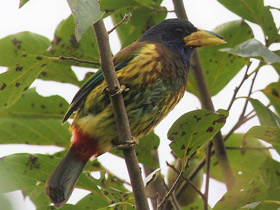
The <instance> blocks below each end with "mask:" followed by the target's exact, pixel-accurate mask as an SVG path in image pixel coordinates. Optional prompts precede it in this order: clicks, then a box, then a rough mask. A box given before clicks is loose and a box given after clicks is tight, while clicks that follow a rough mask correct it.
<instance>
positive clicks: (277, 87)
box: [262, 81, 280, 114]
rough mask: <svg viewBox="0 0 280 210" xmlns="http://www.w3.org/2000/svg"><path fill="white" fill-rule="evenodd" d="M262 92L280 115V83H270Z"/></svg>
mask: <svg viewBox="0 0 280 210" xmlns="http://www.w3.org/2000/svg"><path fill="white" fill-rule="evenodd" d="M262 92H263V93H264V94H265V95H266V96H267V97H268V98H269V101H270V103H271V104H272V105H273V106H274V108H275V109H276V111H277V112H278V114H280V81H278V82H274V83H270V84H269V85H268V86H266V87H265V89H263V90H262Z"/></svg>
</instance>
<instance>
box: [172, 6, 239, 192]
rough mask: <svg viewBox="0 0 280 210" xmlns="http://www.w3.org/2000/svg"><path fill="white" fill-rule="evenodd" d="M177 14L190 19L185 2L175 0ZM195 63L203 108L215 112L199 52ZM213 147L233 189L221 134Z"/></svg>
mask: <svg viewBox="0 0 280 210" xmlns="http://www.w3.org/2000/svg"><path fill="white" fill-rule="evenodd" d="M173 4H174V8H175V13H176V15H177V17H179V18H184V19H188V18H187V15H186V11H185V8H184V3H183V0H173ZM193 61H194V71H193V73H194V77H195V80H196V83H197V88H198V92H199V95H200V101H201V104H202V107H204V108H206V109H208V110H211V111H215V109H214V105H213V103H212V100H211V96H210V93H209V90H208V87H207V83H206V80H205V77H204V73H203V71H202V67H201V64H200V59H199V55H198V53H197V51H196V52H195V53H194V55H193ZM213 145H214V149H215V152H216V156H217V160H218V163H219V166H220V167H221V170H222V174H223V178H224V180H225V184H226V186H227V189H231V188H232V187H233V185H234V183H235V177H234V174H233V172H232V169H231V166H230V164H229V160H228V156H227V153H226V148H225V145H224V139H223V136H222V134H221V132H219V133H218V134H217V135H216V136H215V137H214V139H213Z"/></svg>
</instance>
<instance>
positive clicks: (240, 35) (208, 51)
mask: <svg viewBox="0 0 280 210" xmlns="http://www.w3.org/2000/svg"><path fill="white" fill-rule="evenodd" d="M214 32H215V33H218V34H220V35H222V36H223V37H225V38H226V40H227V44H225V45H220V46H213V47H203V48H199V49H198V53H199V56H200V61H201V66H202V70H203V72H204V75H205V78H206V82H207V86H208V89H209V91H210V94H211V95H212V96H213V95H216V94H217V93H218V92H219V91H221V90H222V89H223V88H224V87H225V86H226V85H227V84H228V83H229V81H230V80H231V79H232V78H233V77H234V76H235V75H236V74H237V73H238V72H239V71H240V70H241V69H242V67H243V66H244V65H246V64H247V61H248V59H247V58H241V57H238V56H234V55H231V54H228V53H225V52H220V51H219V49H221V48H224V47H234V46H236V45H238V44H240V43H242V42H244V41H246V40H248V39H250V38H252V37H253V32H252V30H251V28H250V27H249V25H248V24H247V23H246V22H244V21H232V22H228V23H225V24H222V25H219V26H218V27H217V28H216V29H215V30H214ZM192 72H193V71H190V77H189V81H188V85H187V91H189V92H191V93H193V94H195V95H198V91H197V90H198V88H197V86H196V82H195V79H194V76H193V73H192Z"/></svg>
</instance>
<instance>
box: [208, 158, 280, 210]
mask: <svg viewBox="0 0 280 210" xmlns="http://www.w3.org/2000/svg"><path fill="white" fill-rule="evenodd" d="M279 169H280V163H279V162H277V161H274V160H272V159H271V158H268V159H267V160H266V161H265V162H264V163H263V164H262V166H261V167H260V168H259V169H258V170H257V171H255V173H256V176H254V177H252V179H251V180H250V181H248V182H237V183H236V185H235V186H234V187H233V188H232V189H231V190H230V191H228V192H227V193H226V194H225V195H224V196H223V197H222V198H221V200H220V201H219V202H218V203H217V204H216V205H215V206H214V208H213V210H222V209H227V210H236V209H239V208H241V207H243V206H244V205H246V204H250V203H252V202H257V201H264V200H279V193H280V185H279V184H280V179H279V174H278V173H279V172H278V171H279ZM260 172H261V173H262V174H261V176H259V177H257V176H258V174H259V173H260Z"/></svg>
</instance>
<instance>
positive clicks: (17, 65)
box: [0, 0, 280, 210]
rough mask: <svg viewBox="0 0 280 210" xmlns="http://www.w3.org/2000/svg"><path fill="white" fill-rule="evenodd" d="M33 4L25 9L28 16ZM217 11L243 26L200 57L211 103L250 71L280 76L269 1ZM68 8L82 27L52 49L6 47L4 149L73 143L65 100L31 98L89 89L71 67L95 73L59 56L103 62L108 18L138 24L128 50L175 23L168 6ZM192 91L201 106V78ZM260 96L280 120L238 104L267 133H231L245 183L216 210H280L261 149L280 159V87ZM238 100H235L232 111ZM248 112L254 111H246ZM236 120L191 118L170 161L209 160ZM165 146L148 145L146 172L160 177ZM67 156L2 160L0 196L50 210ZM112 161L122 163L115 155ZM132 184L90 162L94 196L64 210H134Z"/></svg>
mask: <svg viewBox="0 0 280 210" xmlns="http://www.w3.org/2000/svg"><path fill="white" fill-rule="evenodd" d="M27 2H28V0H20V7H22V6H24V4H25V3H27ZM218 2H220V3H221V4H222V5H224V6H225V7H226V8H227V9H228V10H230V11H231V12H233V13H235V14H236V15H238V16H240V20H236V21H232V22H227V23H224V24H222V25H220V26H217V28H216V29H215V30H214V31H215V32H217V33H219V34H221V35H222V36H224V37H225V38H226V39H227V40H228V44H227V45H224V46H215V47H209V48H204V49H199V55H200V59H201V66H202V68H203V72H204V74H205V78H206V82H207V85H208V89H209V92H210V94H211V96H214V95H216V94H218V93H219V92H220V91H221V90H222V89H223V88H224V87H225V86H226V85H227V84H228V83H229V82H230V81H231V80H232V79H233V77H234V76H236V75H237V74H238V72H240V71H241V69H242V68H243V67H247V69H249V70H250V73H246V75H245V76H244V80H248V78H251V76H252V75H255V76H257V73H258V71H260V70H262V69H261V68H262V67H263V66H264V65H271V67H272V68H274V69H275V70H276V72H277V73H278V74H280V51H279V50H278V51H272V50H270V49H271V48H270V47H271V45H272V44H274V43H277V42H279V41H280V35H279V32H277V28H276V26H275V23H274V21H275V20H274V19H273V16H272V13H271V10H270V8H269V7H268V6H265V5H264V2H263V0H246V1H244V0H242V1H241V0H236V1H227V0H218ZM31 3H32V1H31V2H30V3H28V4H31ZM68 3H69V5H70V7H71V10H72V12H73V16H74V17H73V16H72V15H71V16H69V17H68V18H67V19H66V20H63V21H61V23H60V24H59V25H58V26H57V28H56V31H55V36H54V39H53V40H52V41H50V40H48V39H47V38H45V37H43V36H41V35H38V34H34V33H31V32H21V33H17V34H12V35H9V36H7V37H4V38H2V39H1V40H0V66H5V67H7V71H6V72H4V73H2V74H0V125H1V126H0V143H1V144H28V145H40V146H44V145H52V146H59V147H61V148H64V149H67V148H68V145H69V142H70V138H71V135H70V133H69V131H68V127H69V123H68V122H67V123H66V124H64V125H61V119H62V117H63V115H64V113H65V111H66V110H67V107H68V103H67V102H66V101H65V99H64V98H62V97H60V96H57V95H55V96H50V97H43V96H41V95H39V94H38V93H37V92H36V90H35V89H34V88H29V87H30V85H31V84H32V83H33V82H34V81H35V80H37V79H41V80H48V81H55V82H59V83H68V84H72V85H75V86H81V85H82V84H83V81H79V80H78V79H77V76H76V74H75V73H74V71H73V70H72V69H71V67H72V66H74V65H75V66H82V67H92V68H96V67H97V65H93V64H88V63H83V62H77V61H74V60H67V59H66V60H65V59H61V58H60V56H66V57H76V58H79V59H82V60H90V61H96V62H98V61H99V57H98V49H97V43H96V40H95V35H94V32H93V30H92V27H91V26H92V24H93V23H95V22H96V21H97V20H98V19H99V18H101V16H102V15H103V17H107V16H110V17H111V18H112V21H113V23H115V24H116V23H118V22H119V21H120V20H122V18H123V16H124V15H125V14H126V13H132V17H131V19H130V22H129V23H128V24H122V25H121V26H120V27H118V28H117V29H116V31H117V34H118V36H119V40H120V42H121V45H122V47H125V46H127V45H129V44H131V43H132V42H134V41H135V40H137V38H138V37H139V36H141V34H142V33H143V32H144V31H146V30H147V29H148V28H150V27H151V26H153V25H154V24H156V23H158V22H160V21H162V20H163V19H164V18H165V17H166V15H167V8H165V7H163V6H161V3H162V0H144V1H143V0H118V1H116V0H101V1H99V3H98V2H97V1H95V0H90V1H82V0H79V1H71V0H69V1H68ZM99 4H100V6H99ZM168 9H169V8H168ZM278 10H279V8H278ZM92 11H96V12H92ZM248 23H254V24H257V25H258V26H260V28H261V29H262V32H263V35H264V37H265V40H264V42H261V41H260V40H256V39H255V38H254V35H253V32H252V29H251V27H250V24H248ZM76 38H77V39H76ZM77 40H78V41H77ZM209 55H211V57H209ZM252 58H254V59H257V60H258V61H259V62H257V64H256V66H257V67H255V68H254V69H252V68H251V66H250V64H249V63H250V61H252ZM254 81H255V80H254V79H253V80H252V86H253V85H254ZM242 84H243V83H241V84H240V87H241V86H242ZM237 85H238V84H237ZM187 91H189V92H191V93H193V94H194V95H196V96H198V91H197V84H196V82H195V80H194V77H193V75H190V78H189V81H188V88H187ZM251 92H252V91H250V94H251ZM261 92H262V93H263V94H264V95H265V96H267V98H268V100H269V102H270V105H272V106H273V107H274V109H275V110H276V112H274V109H271V107H270V106H266V105H264V104H263V102H262V101H259V100H257V99H254V98H252V97H247V96H245V97H242V98H240V99H238V100H246V101H247V102H249V103H251V105H252V107H253V110H252V113H250V112H249V115H245V114H244V113H243V115H241V117H240V120H239V122H246V121H247V120H248V119H250V117H251V116H252V115H254V114H256V116H257V117H258V119H259V122H260V125H259V126H254V127H251V128H250V129H249V130H248V132H247V133H245V134H244V133H235V130H236V129H233V133H231V134H230V135H229V136H228V137H227V141H226V146H227V148H228V149H227V153H228V156H229V160H230V164H231V166H232V168H233V171H234V174H235V176H236V178H237V182H236V184H235V186H234V187H233V189H231V190H229V191H228V192H227V193H226V194H225V195H224V196H223V198H222V199H221V200H220V201H219V202H218V203H217V204H216V205H215V206H214V207H213V209H215V210H219V209H239V208H242V209H273V208H274V207H276V206H277V207H279V202H280V200H279V193H280V192H279V189H280V177H279V171H280V163H279V162H278V161H276V160H273V159H272V157H271V155H270V152H269V151H268V149H267V148H266V147H265V146H264V145H263V144H262V143H261V141H260V140H259V139H261V140H263V141H266V142H267V143H270V144H271V147H270V148H272V149H273V150H275V151H276V152H277V153H278V154H280V147H279V144H280V118H279V113H280V103H279V102H280V82H279V81H278V82H274V83H271V84H269V85H268V86H267V87H266V88H264V89H263V90H261ZM227 99H228V98H227ZM236 99H237V98H236V97H234V98H233V99H232V102H233V103H234V102H235V101H236ZM229 100H230V99H229ZM246 108H247V105H245V107H244V110H247V109H246ZM247 113H248V112H247ZM228 114H229V116H230V110H218V111H217V112H210V111H207V110H196V111H192V112H189V113H186V114H183V115H182V116H181V117H180V118H178V119H177V120H176V121H175V122H174V124H173V125H172V126H171V128H170V130H169V132H168V138H169V139H170V140H171V143H170V149H171V151H172V153H173V154H174V155H175V156H176V157H177V158H180V159H182V161H183V162H185V159H186V158H189V157H191V156H193V155H196V156H197V157H199V158H200V157H202V156H204V145H205V144H207V143H208V142H209V141H210V140H211V139H212V138H213V136H214V135H215V134H216V133H217V132H218V131H220V129H221V128H222V127H223V125H224V124H225V123H226V118H227V117H228ZM241 124H242V123H241ZM225 136H226V135H225ZM159 142H160V141H159V137H158V136H157V135H156V134H155V133H151V134H149V135H147V136H145V137H143V139H141V140H140V145H139V146H138V147H137V149H136V152H137V156H138V159H139V162H140V163H142V164H144V165H145V166H147V167H150V168H152V169H153V170H155V169H157V168H158V167H159V165H158V163H157V161H155V160H154V159H153V157H154V156H153V154H154V151H156V150H157V149H158V146H159ZM64 152H65V151H62V152H59V153H55V154H53V155H48V154H27V153H20V154H12V155H9V156H6V157H2V158H1V159H0V174H1V177H0V186H1V187H0V193H7V192H12V191H15V190H21V191H22V192H23V194H24V195H25V196H28V197H29V198H30V199H31V201H32V202H33V203H34V205H35V206H36V208H37V209H40V210H41V209H42V210H43V209H52V207H51V206H50V202H49V200H48V199H47V197H46V196H45V192H44V185H45V181H46V179H47V177H48V176H49V174H50V172H51V171H52V170H53V169H54V167H55V166H56V164H57V163H58V161H59V160H60V159H61V158H62V155H63V154H64ZM111 153H113V154H115V155H118V156H119V157H123V156H122V154H121V153H120V152H119V151H117V150H113V151H112V152H111ZM94 171H95V172H96V171H99V175H100V178H99V179H95V178H93V177H92V176H91V172H94ZM160 173H161V172H160V171H159V170H156V175H157V176H155V177H161V174H160ZM210 176H211V177H212V178H214V179H216V180H219V181H221V182H223V181H224V180H223V176H222V174H221V171H220V169H219V166H218V165H217V159H216V157H215V156H213V157H212V159H211V173H210ZM153 179H154V178H153ZM149 180H150V179H149ZM153 181H154V180H153ZM125 184H126V183H124V181H123V180H121V179H119V178H118V177H116V176H115V175H114V174H113V173H112V172H111V171H110V170H108V169H106V168H104V167H103V166H102V164H101V163H100V162H98V160H97V159H96V160H94V161H89V163H88V164H87V166H86V168H85V171H84V173H83V174H82V175H81V177H80V179H79V181H78V183H77V188H81V189H85V190H88V191H89V192H90V194H88V195H87V196H85V197H84V198H83V199H81V200H80V201H79V202H78V203H77V204H76V205H75V206H74V205H70V204H67V205H65V206H64V207H63V208H62V209H66V210H67V209H99V210H101V209H116V208H119V209H133V207H134V200H133V195H132V193H131V191H130V190H128V189H127V187H126V185H125ZM0 200H1V203H2V202H3V203H4V202H5V203H7V204H6V205H7V209H9V208H10V205H9V203H8V201H6V198H5V197H3V196H2V195H1V194H0ZM203 206H204V205H203V199H200V198H199V199H197V200H196V201H195V202H194V203H192V204H191V205H190V206H187V207H183V209H194V208H195V209H203Z"/></svg>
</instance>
